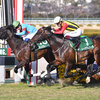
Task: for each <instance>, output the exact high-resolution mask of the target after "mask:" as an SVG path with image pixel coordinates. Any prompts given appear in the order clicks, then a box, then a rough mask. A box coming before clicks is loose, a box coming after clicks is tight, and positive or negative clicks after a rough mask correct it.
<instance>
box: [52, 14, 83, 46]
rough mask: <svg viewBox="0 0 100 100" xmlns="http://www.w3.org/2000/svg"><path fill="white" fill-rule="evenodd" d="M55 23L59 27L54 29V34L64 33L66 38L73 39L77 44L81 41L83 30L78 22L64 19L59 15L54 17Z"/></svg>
mask: <svg viewBox="0 0 100 100" xmlns="http://www.w3.org/2000/svg"><path fill="white" fill-rule="evenodd" d="M54 24H57V26H58V27H59V28H58V29H56V30H54V31H53V33H54V34H63V35H64V37H65V38H66V39H69V40H72V41H73V43H74V44H75V46H76V45H77V44H78V43H79V39H80V38H79V37H80V35H81V34H82V30H81V29H80V27H79V26H78V25H77V24H76V23H74V22H70V21H63V20H62V18H61V17H60V16H57V17H55V18H54ZM76 47H77V46H76Z"/></svg>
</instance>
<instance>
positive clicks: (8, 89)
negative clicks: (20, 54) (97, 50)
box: [0, 83, 100, 100]
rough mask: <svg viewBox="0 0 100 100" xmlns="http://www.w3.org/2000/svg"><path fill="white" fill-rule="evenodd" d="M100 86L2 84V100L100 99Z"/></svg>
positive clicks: (0, 97) (0, 99) (0, 98)
mask: <svg viewBox="0 0 100 100" xmlns="http://www.w3.org/2000/svg"><path fill="white" fill-rule="evenodd" d="M99 88H100V87H99V86H98V85H96V84H95V85H89V86H88V87H84V86H82V85H75V86H66V87H64V88H62V87H61V85H60V84H57V85H53V86H47V85H45V86H39V85H37V86H32V87H30V86H28V85H27V84H23V83H20V84H3V85H0V100H99V99H100V89H99Z"/></svg>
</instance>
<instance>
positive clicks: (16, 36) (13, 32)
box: [6, 24, 23, 40]
mask: <svg viewBox="0 0 100 100" xmlns="http://www.w3.org/2000/svg"><path fill="white" fill-rule="evenodd" d="M6 29H8V30H10V31H11V33H12V35H13V36H14V37H15V38H17V39H21V40H23V38H22V37H21V36H19V35H16V34H15V33H16V29H15V28H14V26H13V25H12V24H11V25H8V26H6Z"/></svg>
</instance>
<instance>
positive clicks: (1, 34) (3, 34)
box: [0, 25, 15, 39]
mask: <svg viewBox="0 0 100 100" xmlns="http://www.w3.org/2000/svg"><path fill="white" fill-rule="evenodd" d="M14 33H15V29H14V27H13V25H8V26H3V27H1V28H0V39H7V38H10V37H12V36H13V35H14Z"/></svg>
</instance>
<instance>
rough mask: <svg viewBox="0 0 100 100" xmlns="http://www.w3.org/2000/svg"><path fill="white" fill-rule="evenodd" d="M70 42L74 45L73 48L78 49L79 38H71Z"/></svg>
mask: <svg viewBox="0 0 100 100" xmlns="http://www.w3.org/2000/svg"><path fill="white" fill-rule="evenodd" d="M71 41H72V42H73V43H74V47H75V48H76V49H78V47H79V44H80V37H71Z"/></svg>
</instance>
